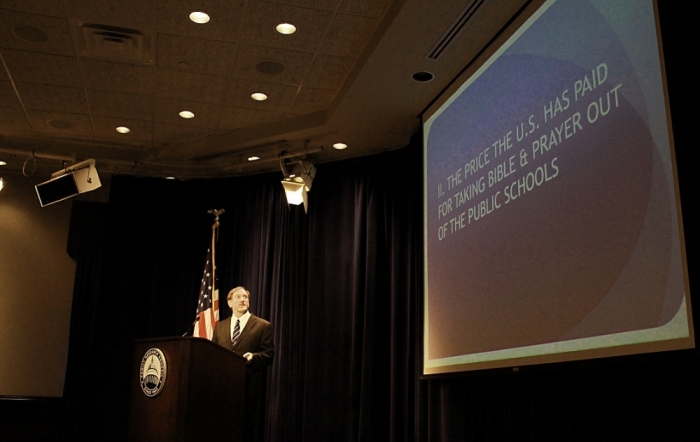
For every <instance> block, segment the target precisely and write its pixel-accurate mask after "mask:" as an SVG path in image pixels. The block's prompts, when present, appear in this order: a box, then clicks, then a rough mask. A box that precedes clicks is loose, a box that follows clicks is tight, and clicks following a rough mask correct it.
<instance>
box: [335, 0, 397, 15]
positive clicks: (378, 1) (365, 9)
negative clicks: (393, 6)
mask: <svg viewBox="0 0 700 442" xmlns="http://www.w3.org/2000/svg"><path fill="white" fill-rule="evenodd" d="M391 1H392V0H344V1H343V4H342V5H341V6H340V9H339V10H338V12H344V13H347V14H355V15H363V16H365V17H374V18H380V17H381V16H382V15H384V12H385V11H386V9H387V8H388V7H389V4H390V3H391Z"/></svg>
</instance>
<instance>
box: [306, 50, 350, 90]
mask: <svg viewBox="0 0 700 442" xmlns="http://www.w3.org/2000/svg"><path fill="white" fill-rule="evenodd" d="M354 63H355V60H354V59H352V58H345V57H336V56H334V55H323V54H319V55H317V56H316V59H315V60H314V62H313V64H312V65H311V69H309V73H308V75H307V76H306V78H305V79H304V87H313V88H319V89H338V88H339V87H340V86H341V85H342V84H343V81H345V77H346V76H347V74H348V72H349V71H350V69H351V68H352V66H353V64H354Z"/></svg>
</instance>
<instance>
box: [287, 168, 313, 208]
mask: <svg viewBox="0 0 700 442" xmlns="http://www.w3.org/2000/svg"><path fill="white" fill-rule="evenodd" d="M291 165H294V167H293V169H292V171H291V172H289V169H288V168H289V166H291ZM280 168H281V169H282V173H283V174H284V179H283V180H282V187H284V193H285V195H286V196H287V204H294V205H297V206H298V205H299V204H302V203H303V204H304V213H308V211H309V199H308V195H307V192H309V191H310V190H311V184H312V183H313V180H314V177H315V176H316V167H315V166H314V165H313V164H312V163H311V162H310V161H307V160H302V159H298V160H296V159H292V160H289V159H286V158H280Z"/></svg>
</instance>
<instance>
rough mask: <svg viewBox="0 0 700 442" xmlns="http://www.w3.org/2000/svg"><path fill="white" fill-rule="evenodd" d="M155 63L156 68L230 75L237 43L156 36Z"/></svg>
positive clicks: (174, 36)
mask: <svg viewBox="0 0 700 442" xmlns="http://www.w3.org/2000/svg"><path fill="white" fill-rule="evenodd" d="M157 47H158V50H157V51H156V63H157V66H158V67H159V68H168V69H177V70H181V71H189V72H201V73H207V74H211V75H229V74H230V73H231V69H232V68H233V61H234V57H235V55H236V43H228V42H223V41H213V40H203V39H200V38H190V37H180V36H177V35H168V34H159V35H158V43H157Z"/></svg>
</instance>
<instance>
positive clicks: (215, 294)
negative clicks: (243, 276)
mask: <svg viewBox="0 0 700 442" xmlns="http://www.w3.org/2000/svg"><path fill="white" fill-rule="evenodd" d="M214 257H215V255H214V253H212V248H209V250H207V263H206V264H205V265H204V274H203V275H202V285H201V287H200V289H199V301H198V302H197V317H198V318H199V321H197V324H196V325H195V327H194V333H193V334H192V336H196V337H200V338H207V339H209V340H211V338H212V336H214V326H216V323H217V322H219V289H218V288H217V287H216V285H217V280H216V279H217V278H216V264H214Z"/></svg>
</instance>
